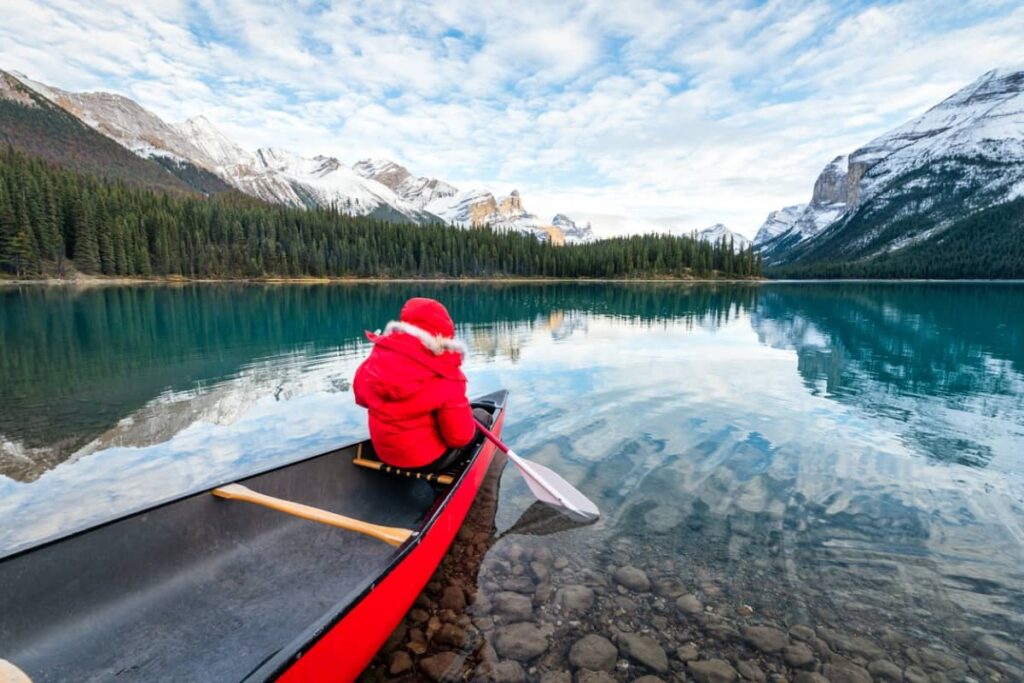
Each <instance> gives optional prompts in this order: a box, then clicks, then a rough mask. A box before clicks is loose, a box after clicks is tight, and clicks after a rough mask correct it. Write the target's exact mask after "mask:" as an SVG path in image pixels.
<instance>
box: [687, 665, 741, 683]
mask: <svg viewBox="0 0 1024 683" xmlns="http://www.w3.org/2000/svg"><path fill="white" fill-rule="evenodd" d="M686 668H687V669H689V671H690V675H691V676H693V678H694V680H696V681H697V683H732V681H735V680H736V679H737V678H738V677H739V674H738V673H736V669H734V668H732V665H731V664H729V662H727V661H725V660H724V659H705V660H703V661H700V662H690V663H689V664H687V665H686Z"/></svg>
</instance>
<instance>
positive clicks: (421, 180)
mask: <svg viewBox="0 0 1024 683" xmlns="http://www.w3.org/2000/svg"><path fill="white" fill-rule="evenodd" d="M352 170H353V171H355V172H356V173H358V174H359V175H361V176H363V177H364V178H370V179H371V180H376V181H377V182H379V183H381V184H382V185H385V186H386V187H388V188H390V189H391V190H392V191H394V193H395V194H397V195H398V196H399V197H401V198H402V199H404V200H406V201H407V202H409V203H410V204H412V205H413V206H415V207H416V208H418V209H425V208H426V206H427V204H429V203H431V202H432V201H435V200H437V199H441V198H443V197H452V196H454V195H456V194H457V193H458V190H457V189H456V188H454V187H452V186H451V185H449V184H448V183H446V182H444V181H443V180H438V179H437V178H426V177H417V176H414V175H412V174H411V173H409V169H407V168H406V167H405V166H402V165H400V164H396V163H395V162H393V161H390V160H388V159H363V160H362V161H360V162H358V163H356V165H355V166H353V167H352Z"/></svg>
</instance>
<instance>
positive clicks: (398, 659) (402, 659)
mask: <svg viewBox="0 0 1024 683" xmlns="http://www.w3.org/2000/svg"><path fill="white" fill-rule="evenodd" d="M411 670H412V657H410V656H409V653H408V652H406V651H405V650H395V651H394V652H392V653H391V657H390V658H389V659H388V674H389V675H391V676H401V675H402V674H404V673H406V672H408V671H411Z"/></svg>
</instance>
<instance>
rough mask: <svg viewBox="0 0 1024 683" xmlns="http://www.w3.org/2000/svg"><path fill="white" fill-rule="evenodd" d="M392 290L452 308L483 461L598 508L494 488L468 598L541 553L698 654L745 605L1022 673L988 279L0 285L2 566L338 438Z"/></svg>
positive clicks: (1015, 429) (1003, 308)
mask: <svg viewBox="0 0 1024 683" xmlns="http://www.w3.org/2000/svg"><path fill="white" fill-rule="evenodd" d="M414 294H418V295H426V296H435V297H437V298H439V299H441V300H442V301H444V303H445V304H446V305H448V307H449V309H450V310H451V311H452V313H453V316H454V317H455V319H456V321H457V323H458V324H459V333H460V334H461V335H462V336H463V337H465V338H466V339H467V341H468V342H469V345H470V349H471V352H470V355H469V357H468V358H467V362H466V369H467V374H468V375H469V376H470V378H471V387H470V388H471V393H484V392H487V391H491V390H494V389H497V388H499V387H507V388H509V389H510V390H511V392H512V394H511V407H510V413H509V420H508V423H507V426H506V431H505V436H506V438H507V440H508V441H509V442H511V443H513V444H514V445H515V446H516V449H517V450H518V451H520V452H521V453H523V454H528V455H529V456H530V457H534V458H536V459H537V460H538V461H539V462H542V463H544V464H546V465H548V466H550V467H553V468H554V469H556V470H557V471H559V472H560V473H562V474H563V476H565V477H566V479H568V480H569V481H572V482H573V483H575V484H577V485H578V486H579V488H581V490H583V491H584V492H585V493H587V494H588V495H589V496H591V497H592V498H593V499H595V500H596V501H597V502H598V504H599V505H600V507H601V508H602V511H603V512H604V517H603V518H602V520H601V521H600V522H599V523H598V524H596V525H594V526H591V527H586V528H582V529H579V528H565V529H561V528H559V527H558V525H557V524H550V523H549V522H550V520H545V519H543V516H540V517H536V519H534V517H535V515H534V514H533V513H527V514H524V513H526V512H527V508H528V507H529V505H530V503H531V499H530V497H529V494H528V492H527V490H526V488H525V485H523V484H522V482H521V481H519V479H518V478H516V477H513V476H505V477H504V478H503V480H502V491H501V498H500V504H499V506H498V511H497V519H496V525H497V528H498V530H499V536H498V537H497V538H495V539H494V540H493V541H492V543H493V547H491V545H490V544H488V545H487V547H488V548H489V550H488V551H487V557H486V558H484V560H483V563H482V564H481V567H480V570H479V572H480V574H479V577H477V580H478V582H479V585H480V590H481V591H483V593H484V594H485V595H486V594H487V592H488V590H491V589H489V588H488V587H489V586H500V584H501V583H502V581H503V580H504V578H503V576H504V575H503V574H502V572H504V571H506V567H507V566H508V565H509V561H508V560H507V558H506V555H505V553H506V551H507V550H508V548H510V547H511V546H510V544H519V545H525V546H528V547H527V550H529V549H530V548H531V547H534V546H538V547H540V546H551V547H555V548H557V551H556V552H557V553H558V554H559V555H564V556H566V557H572V558H573V564H571V565H570V566H569V567H568V568H566V569H564V570H563V572H569V573H572V572H575V571H576V569H574V567H577V568H579V572H580V574H579V575H576V574H573V576H574V577H575V579H578V580H580V581H583V580H584V578H580V577H581V576H583V575H584V574H586V576H589V577H590V578H589V579H586V580H590V581H597V582H599V581H600V579H599V577H598V578H594V576H592V574H594V572H597V573H601V572H604V571H605V570H606V569H607V568H609V567H614V566H620V565H623V564H630V563H635V564H639V563H643V567H641V568H643V569H644V570H645V571H647V573H648V574H649V575H650V576H651V577H652V580H653V579H655V578H658V577H661V578H662V579H664V580H667V577H669V576H673V577H676V578H677V579H678V580H682V581H684V582H685V583H687V586H686V592H688V593H694V594H695V595H696V596H697V597H698V599H699V600H701V601H703V602H704V603H706V604H709V605H715V609H716V610H717V611H715V612H714V614H715V615H717V616H716V618H720V619H721V620H723V621H721V622H717V621H714V619H712V620H711V621H712V622H714V623H711V625H710V626H708V625H707V619H705V621H704V622H702V624H703V625H704V626H707V629H705V630H706V631H707V630H708V629H710V631H708V632H712V631H715V629H719V630H722V629H726V630H727V629H728V628H734V627H735V628H738V627H739V622H735V623H733V622H731V621H730V620H731V619H732V620H735V619H738V618H739V617H737V616H736V615H735V610H736V608H737V607H738V606H740V605H743V604H749V605H751V606H752V607H753V608H754V611H755V614H756V615H757V618H759V619H762V618H763V619H765V620H769V621H770V622H771V623H775V624H793V623H811V624H814V625H820V626H821V627H823V628H831V629H839V630H846V631H851V632H856V633H860V634H868V635H869V636H870V638H871V639H872V640H873V642H874V643H876V645H877V647H880V648H883V649H885V650H886V651H887V657H888V658H890V659H893V660H894V661H896V663H897V664H898V665H899V666H900V667H904V666H922V667H923V668H924V669H928V667H927V666H925V665H924V664H921V663H920V662H918V663H917V664H915V663H914V662H915V661H916V660H915V659H914V657H915V656H917V655H913V654H906V653H908V652H911V651H912V652H914V653H916V652H918V649H920V648H924V647H926V646H927V647H933V648H934V647H940V646H941V649H942V650H943V651H945V652H949V653H952V656H953V657H954V658H959V659H958V661H959V662H961V664H962V667H963V671H966V667H967V666H968V664H969V657H976V658H980V660H981V661H982V664H979V666H980V667H981V669H983V672H995V671H998V672H1000V673H999V675H1002V676H1004V677H1010V678H1012V677H1013V674H1014V672H1015V671H1016V670H1020V669H1019V667H1024V662H1022V661H1020V660H1021V654H1020V653H1021V648H1022V647H1024V645H1022V643H1021V634H1022V633H1024V599H1022V598H1021V596H1022V595H1024V572H1022V570H1021V567H1022V566H1024V522H1022V520H1024V479H1022V475H1021V469H1022V464H1024V286H1021V285H1015V284H992V283H976V284H968V283H963V284H935V283H886V284H883V283H829V284H813V283H801V284H785V283H771V284H765V285H761V286H758V285H725V284H723V285H689V286H687V285H677V284H667V283H666V284H629V285H626V284H624V285H605V284H600V285H598V284H593V285H567V284H549V285H512V284H508V285H487V286H481V285H469V284H466V285H435V284H421V285H414V284H395V285H324V286H278V287H274V286H252V285H248V286H247V285H202V286H200V285H195V286H181V287H157V286H153V287H110V288H97V289H90V290H84V291H75V290H71V289H48V288H43V287H27V288H6V289H0V345H2V350H3V352H2V354H0V519H3V520H4V524H3V526H2V527H0V554H6V553H7V552H10V551H12V550H14V549H16V548H18V547H24V546H26V545H31V544H33V543H36V542H38V541H39V540H41V539H44V538H47V537H50V536H53V535H58V534H60V533H63V532H66V531H67V530H70V529H74V528H77V527H79V526H81V525H84V524H88V523H92V522H95V521H97V520H100V519H104V518H106V517H108V516H110V515H113V514H118V513H121V512H124V511H126V510H131V509H135V508H138V507H140V506H144V505H146V504H148V503H151V502H152V501H153V500H157V499H162V498H166V497H172V496H174V495H176V494H179V493H180V492H182V491H185V490H191V489H194V488H199V487H202V486H205V485H209V484H212V483H218V482H220V481H224V480H227V479H231V478H233V477H236V476H241V475H243V474H244V473H245V472H247V471H252V470H254V469H261V468H264V467H267V466H270V465H273V464H275V463H282V462H287V461H289V460H292V459H295V458H297V457H300V456H303V455H311V454H314V453H316V452H320V451H323V450H327V449H329V448H331V447H333V446H336V445H340V444H343V443H346V442H350V441H353V440H356V439H358V438H362V437H363V435H364V434H365V418H364V415H363V414H362V412H361V411H360V410H359V409H358V408H356V407H355V406H354V405H353V403H352V398H351V395H350V393H349V381H350V380H351V377H352V373H353V372H354V370H355V367H356V366H357V365H358V363H359V362H360V361H361V359H362V358H363V357H364V356H365V354H366V353H367V351H368V347H367V343H366V341H365V338H364V336H363V332H364V330H365V329H374V328H378V327H382V326H383V325H384V324H385V323H386V322H387V321H388V320H390V319H393V318H394V317H395V316H396V315H397V311H398V310H399V308H400V307H401V304H402V303H403V302H404V300H405V299H406V298H407V297H408V296H410V295H414ZM523 520H526V521H523ZM517 522H518V524H519V527H518V528H519V531H517V526H516V525H517ZM527 522H529V523H527ZM531 530H532V531H531ZM522 534H525V535H522ZM517 547H518V546H517ZM607 597H608V599H609V600H611V599H612V598H614V597H615V596H614V591H612V592H610V593H609V595H608V596H607ZM603 600H605V597H604V596H602V595H601V594H599V599H598V603H597V605H598V608H600V607H601V605H603V604H605V603H604V602H602V601H603ZM638 600H639V598H638ZM609 604H611V603H609ZM645 604H646V603H643V602H642V601H641V602H640V605H639V607H638V608H637V610H636V611H635V615H634V616H633V617H632V618H635V619H646V618H653V617H652V616H651V614H653V613H651V614H648V613H647V612H645V610H646V609H647V608H646V607H645V606H644V605H645ZM652 605H655V603H652ZM655 607H656V605H655ZM655 607H651V609H655ZM544 609H545V608H544V607H543V606H541V607H538V608H537V609H536V611H535V613H534V616H535V618H536V619H537V620H538V621H542V620H543V619H544V618H545V617H544ZM598 611H600V609H598ZM615 618H622V617H621V615H620V616H615ZM709 618H710V617H709ZM679 628H680V629H682V628H683V627H679ZM672 633H673V632H672V630H671V629H669V630H667V631H665V632H664V633H663V634H662V636H663V637H664V638H666V639H669V638H673V637H675V636H673V635H672ZM680 633H682V631H680ZM687 633H688V634H689V635H686V636H685V637H688V638H696V639H697V640H699V639H700V636H699V635H697V634H695V633H690V632H687ZM557 637H558V636H557V632H556V638H557ZM678 637H679V638H683V637H684V636H683V635H679V636H678ZM716 642H717V641H716ZM665 644H666V645H667V644H668V643H665ZM709 647H710V646H709ZM723 647H724V646H723ZM897 652H900V653H903V654H901V655H897V654H896V653H897ZM979 653H981V654H979ZM712 654H720V655H721V656H723V657H727V655H728V653H727V652H725V651H724V650H723V651H721V652H717V651H716V652H714V653H712ZM709 656H710V655H709ZM901 657H908V658H909V660H908V661H902V660H900V658H901ZM961 664H958V665H957V666H958V667H960V666H961ZM986 667H988V668H986ZM1000 667H1001V668H1000ZM1014 667H1018V669H1014ZM972 671H973V669H972ZM949 672H951V673H950V677H952V678H956V677H957V675H959V673H962V671H961V668H956V669H951V670H949ZM975 675H977V676H981V675H982V674H978V673H977V672H975ZM986 675H987V674H986Z"/></svg>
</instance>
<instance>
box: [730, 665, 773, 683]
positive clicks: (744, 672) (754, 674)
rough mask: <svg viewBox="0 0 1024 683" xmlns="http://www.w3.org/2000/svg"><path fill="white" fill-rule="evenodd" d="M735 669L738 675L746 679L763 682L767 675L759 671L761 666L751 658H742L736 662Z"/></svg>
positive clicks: (757, 682)
mask: <svg viewBox="0 0 1024 683" xmlns="http://www.w3.org/2000/svg"><path fill="white" fill-rule="evenodd" d="M736 671H738V672H739V674H740V676H742V677H743V678H745V679H747V680H748V681H756V683H764V682H765V681H766V680H767V677H766V676H765V675H764V672H763V671H761V667H759V666H758V665H757V664H755V663H754V662H753V661H751V660H742V661H739V662H736Z"/></svg>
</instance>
